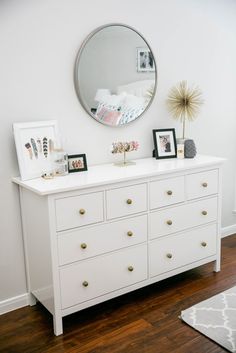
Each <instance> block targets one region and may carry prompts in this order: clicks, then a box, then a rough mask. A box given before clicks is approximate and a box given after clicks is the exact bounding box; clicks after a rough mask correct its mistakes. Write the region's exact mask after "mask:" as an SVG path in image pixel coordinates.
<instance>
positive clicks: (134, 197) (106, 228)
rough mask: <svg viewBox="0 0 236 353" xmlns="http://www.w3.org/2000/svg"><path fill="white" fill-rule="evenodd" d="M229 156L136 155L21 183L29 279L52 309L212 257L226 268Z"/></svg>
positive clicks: (98, 298)
mask: <svg viewBox="0 0 236 353" xmlns="http://www.w3.org/2000/svg"><path fill="white" fill-rule="evenodd" d="M222 163H223V159H220V158H216V157H209V156H197V157H196V158H195V159H194V160H191V159H188V160H185V159H184V160H179V159H172V160H171V159H169V160H156V159H153V158H146V159H140V160H136V165H134V166H133V167H132V168H116V167H115V166H114V165H113V164H105V165H100V166H91V167H90V168H89V171H88V172H87V173H86V175H85V174H84V175H82V176H81V178H75V177H74V175H73V174H69V175H68V176H66V177H60V178H54V179H53V180H51V181H50V182H49V183H45V181H44V180H43V179H42V178H39V179H34V180H29V181H22V180H21V179H20V178H13V181H14V182H15V183H17V184H18V185H19V189H20V201H21V210H22V222H23V236H24V245H25V256H26V265H27V271H26V273H27V276H28V278H27V283H28V291H29V293H30V298H31V305H33V304H35V303H36V299H38V300H39V301H40V302H41V303H42V304H43V305H44V306H45V307H46V308H47V309H48V310H49V311H50V313H52V315H53V322H54V332H55V334H56V335H60V334H61V333H62V332H63V329H62V318H63V317H64V316H66V315H69V314H71V313H73V312H76V311H79V310H82V309H84V308H87V307H89V306H92V305H95V304H98V303H100V302H103V301H105V300H108V299H111V298H114V297H116V296H118V295H122V294H125V293H127V292H130V291H132V290H136V289H138V288H141V287H143V286H146V285H149V284H151V283H154V282H157V281H160V280H162V279H164V278H167V277H170V276H173V275H176V274H178V273H180V272H183V271H186V270H189V269H192V268H194V267H197V266H200V265H203V264H205V263H208V262H214V265H215V266H214V269H215V271H219V270H220V244H221V243H220V240H221V239H220V229H221V218H220V217H221V173H222Z"/></svg>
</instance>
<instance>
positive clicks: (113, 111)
mask: <svg viewBox="0 0 236 353" xmlns="http://www.w3.org/2000/svg"><path fill="white" fill-rule="evenodd" d="M95 52H96V55H94V53H95ZM108 52H109V53H112V55H107V53H108ZM136 55H137V57H136ZM117 70H118V71H117ZM140 71H143V73H140ZM118 72H119V74H117V73H118ZM108 73H109V75H108ZM140 75H141V76H142V75H143V76H144V77H143V79H142V80H140V78H141V77H140ZM91 78H92V79H91ZM74 85H75V90H76V94H77V96H78V99H79V101H80V103H81V105H82V106H83V108H84V109H85V111H86V112H87V113H88V114H89V115H90V116H91V117H92V118H94V119H96V120H97V121H99V122H100V123H102V124H105V125H108V126H112V127H118V126H125V125H127V124H129V123H131V122H133V121H135V120H136V119H137V118H139V117H140V116H142V115H143V113H144V112H145V111H146V110H147V109H148V108H149V106H150V105H151V103H152V101H153V98H154V95H155V92H156V86H157V70H156V62H155V59H154V56H153V52H152V51H151V49H150V46H149V44H148V43H147V41H146V40H145V39H144V38H143V36H142V35H141V34H140V33H138V32H137V31H136V30H135V29H133V28H131V27H130V26H127V25H123V24H119V23H113V24H108V25H104V26H102V27H99V28H97V29H95V30H94V31H93V32H92V33H91V34H90V35H89V36H88V38H86V40H85V41H84V42H83V44H82V46H81V48H80V50H79V52H78V54H77V58H76V63H75V69H74Z"/></svg>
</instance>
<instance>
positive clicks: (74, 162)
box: [68, 154, 88, 173]
mask: <svg viewBox="0 0 236 353" xmlns="http://www.w3.org/2000/svg"><path fill="white" fill-rule="evenodd" d="M68 170H69V173H76V172H84V171H85V170H88V168H87V160H86V155H85V154H72V155H70V156H68Z"/></svg>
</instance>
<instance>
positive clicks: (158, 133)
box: [152, 129, 177, 159]
mask: <svg viewBox="0 0 236 353" xmlns="http://www.w3.org/2000/svg"><path fill="white" fill-rule="evenodd" d="M152 132H153V140H154V146H155V150H154V152H153V157H156V159H163V158H176V156H177V146H176V137H175V129H155V130H152Z"/></svg>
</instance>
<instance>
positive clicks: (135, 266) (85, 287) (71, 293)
mask: <svg viewBox="0 0 236 353" xmlns="http://www.w3.org/2000/svg"><path fill="white" fill-rule="evenodd" d="M145 279H147V246H146V245H138V246H135V247H131V248H128V249H125V250H120V251H117V252H114V253H110V254H107V255H103V256H98V257H96V258H93V259H88V260H85V261H82V262H78V263H76V264H73V265H68V266H66V267H63V268H61V269H60V284H61V303H62V309H65V308H68V307H70V306H73V305H76V304H78V303H81V302H84V301H87V300H90V299H92V298H95V297H99V296H101V295H103V294H106V293H109V292H112V291H114V290H117V289H119V288H123V287H126V286H130V285H132V284H134V283H136V282H140V281H143V280H145Z"/></svg>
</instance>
